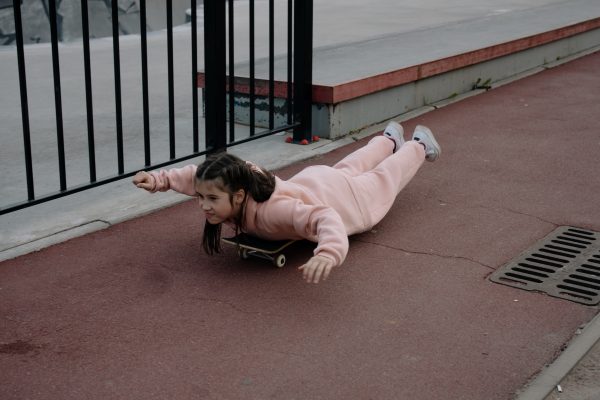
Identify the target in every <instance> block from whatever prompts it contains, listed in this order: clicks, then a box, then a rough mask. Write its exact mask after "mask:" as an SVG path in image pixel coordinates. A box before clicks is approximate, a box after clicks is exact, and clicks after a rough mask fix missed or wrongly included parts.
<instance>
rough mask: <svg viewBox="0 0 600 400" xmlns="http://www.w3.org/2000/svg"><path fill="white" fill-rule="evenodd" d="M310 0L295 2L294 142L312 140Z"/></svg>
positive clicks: (311, 9) (311, 7) (311, 23)
mask: <svg viewBox="0 0 600 400" xmlns="http://www.w3.org/2000/svg"><path fill="white" fill-rule="evenodd" d="M312 42H313V0H296V1H294V122H295V123H299V125H298V126H296V127H295V128H294V138H293V139H294V142H295V143H299V142H301V141H302V140H304V139H306V140H308V141H309V142H311V141H312V134H311V131H312V51H313V49H312V47H313V43H312Z"/></svg>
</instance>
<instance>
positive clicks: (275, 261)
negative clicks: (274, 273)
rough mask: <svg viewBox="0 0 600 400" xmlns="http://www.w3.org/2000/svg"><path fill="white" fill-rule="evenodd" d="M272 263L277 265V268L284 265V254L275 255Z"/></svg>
mask: <svg viewBox="0 0 600 400" xmlns="http://www.w3.org/2000/svg"><path fill="white" fill-rule="evenodd" d="M273 264H274V265H275V266H276V267H277V268H281V267H283V266H284V265H285V255H284V254H279V255H277V257H275V258H274V259H273Z"/></svg>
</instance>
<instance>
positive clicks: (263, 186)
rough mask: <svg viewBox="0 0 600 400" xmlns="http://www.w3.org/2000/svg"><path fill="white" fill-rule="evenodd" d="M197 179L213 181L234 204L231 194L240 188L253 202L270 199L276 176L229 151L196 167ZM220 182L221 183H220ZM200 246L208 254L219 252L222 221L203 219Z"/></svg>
mask: <svg viewBox="0 0 600 400" xmlns="http://www.w3.org/2000/svg"><path fill="white" fill-rule="evenodd" d="M196 180H200V181H208V180H216V181H217V182H218V183H219V186H221V185H222V186H223V187H222V188H221V189H222V190H224V191H226V192H228V193H229V200H230V202H232V204H233V193H235V192H237V191H238V190H240V189H243V190H244V192H245V194H246V196H248V195H250V196H251V197H252V198H253V199H254V200H255V201H256V202H259V203H262V202H264V201H267V200H269V198H270V197H271V194H273V191H274V190H275V176H274V175H273V174H272V173H271V172H269V171H267V170H265V169H263V168H260V167H258V166H256V165H254V164H251V163H247V162H246V161H244V160H242V159H240V158H239V157H236V156H234V155H232V154H229V153H219V154H214V155H210V156H208V157H207V158H206V160H205V161H204V162H203V163H202V164H200V165H199V166H198V168H197V170H196ZM219 181H220V182H219ZM245 210H246V207H245V204H244V206H243V207H242V211H241V214H240V215H239V216H237V218H236V222H235V225H236V226H235V230H236V234H237V233H238V232H239V230H240V229H243V224H244V216H245ZM202 247H203V248H204V251H205V252H206V253H207V254H211V255H212V254H214V253H219V252H220V251H221V224H218V225H213V224H210V223H209V222H208V221H206V223H205V225H204V235H203V237H202Z"/></svg>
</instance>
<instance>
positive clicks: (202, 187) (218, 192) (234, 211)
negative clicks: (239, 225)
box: [196, 179, 245, 225]
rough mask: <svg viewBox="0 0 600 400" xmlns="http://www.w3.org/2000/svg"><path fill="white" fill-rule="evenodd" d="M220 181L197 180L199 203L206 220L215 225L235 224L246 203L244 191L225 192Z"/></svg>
mask: <svg viewBox="0 0 600 400" xmlns="http://www.w3.org/2000/svg"><path fill="white" fill-rule="evenodd" d="M221 183H222V182H220V179H215V180H202V181H200V180H196V193H198V201H199V203H200V207H201V208H202V211H204V215H205V217H206V220H207V221H208V222H209V223H211V224H213V225H216V224H220V223H221V222H225V221H228V222H234V221H235V219H236V217H237V216H238V215H239V214H240V210H241V207H242V203H243V202H244V197H245V196H244V195H245V193H244V190H243V189H240V190H238V191H237V192H235V193H233V194H230V193H229V192H227V191H224V190H223V185H222V184H221Z"/></svg>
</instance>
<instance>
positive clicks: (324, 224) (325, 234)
mask: <svg viewBox="0 0 600 400" xmlns="http://www.w3.org/2000/svg"><path fill="white" fill-rule="evenodd" d="M270 206H271V207H268V210H264V211H265V212H264V213H263V218H264V221H263V222H264V223H265V228H266V229H267V230H268V231H270V233H271V234H274V233H276V232H282V233H283V232H285V231H286V230H289V229H290V228H291V230H293V232H290V233H294V234H295V235H297V236H300V237H302V238H305V239H308V240H312V241H316V242H317V247H316V249H315V250H314V255H319V256H324V257H327V258H330V259H331V260H333V261H334V265H335V266H338V265H340V264H342V263H343V262H344V260H345V258H346V255H347V254H348V234H347V233H346V228H345V227H344V223H343V222H342V219H341V217H340V216H339V214H338V213H337V212H336V211H335V210H333V209H332V208H331V207H327V206H323V205H307V204H304V203H302V202H301V201H300V200H293V201H278V202H275V203H273V204H270ZM290 225H291V226H290ZM286 228H287V229H286Z"/></svg>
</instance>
